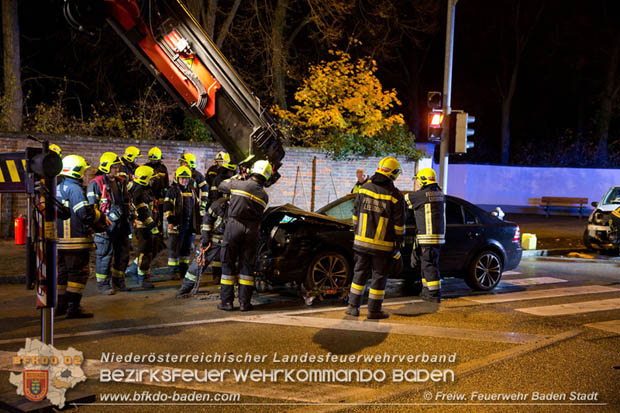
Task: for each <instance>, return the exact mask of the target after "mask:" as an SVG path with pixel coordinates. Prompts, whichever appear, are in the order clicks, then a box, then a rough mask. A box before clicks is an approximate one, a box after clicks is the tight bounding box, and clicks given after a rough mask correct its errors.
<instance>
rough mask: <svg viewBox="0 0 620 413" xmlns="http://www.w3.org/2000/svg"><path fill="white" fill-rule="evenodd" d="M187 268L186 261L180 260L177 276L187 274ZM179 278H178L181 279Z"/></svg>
mask: <svg viewBox="0 0 620 413" xmlns="http://www.w3.org/2000/svg"><path fill="white" fill-rule="evenodd" d="M188 268H189V264H188V263H186V262H181V263H179V276H180V277H181V278H183V277H185V274H187V269H188ZM181 278H179V279H181Z"/></svg>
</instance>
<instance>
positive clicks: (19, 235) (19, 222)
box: [15, 216, 27, 245]
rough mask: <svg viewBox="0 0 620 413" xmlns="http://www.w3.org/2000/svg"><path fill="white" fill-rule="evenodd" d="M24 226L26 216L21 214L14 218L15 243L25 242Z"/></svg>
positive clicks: (21, 243) (22, 243)
mask: <svg viewBox="0 0 620 413" xmlns="http://www.w3.org/2000/svg"><path fill="white" fill-rule="evenodd" d="M26 227H27V226H26V218H24V217H23V216H20V217H18V218H15V245H24V244H25V243H26V230H27V228H26Z"/></svg>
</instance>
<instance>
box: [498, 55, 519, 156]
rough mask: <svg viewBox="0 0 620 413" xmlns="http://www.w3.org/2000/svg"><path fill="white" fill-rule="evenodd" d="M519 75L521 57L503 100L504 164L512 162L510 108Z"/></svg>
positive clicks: (513, 70)
mask: <svg viewBox="0 0 620 413" xmlns="http://www.w3.org/2000/svg"><path fill="white" fill-rule="evenodd" d="M518 75H519V59H517V62H516V63H515V65H514V66H513V68H512V75H511V76H510V85H509V86H508V93H506V96H504V100H503V101H502V164H504V165H506V164H508V163H509V162H510V110H511V108H512V98H513V97H514V95H515V90H516V89H517V77H518Z"/></svg>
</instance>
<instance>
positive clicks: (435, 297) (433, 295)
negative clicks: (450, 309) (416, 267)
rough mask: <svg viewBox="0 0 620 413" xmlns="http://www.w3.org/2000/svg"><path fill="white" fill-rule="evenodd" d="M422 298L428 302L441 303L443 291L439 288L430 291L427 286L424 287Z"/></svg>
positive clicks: (421, 293)
mask: <svg viewBox="0 0 620 413" xmlns="http://www.w3.org/2000/svg"><path fill="white" fill-rule="evenodd" d="M420 298H421V299H422V300H424V301H426V302H428V303H440V302H441V292H440V291H439V290H435V291H430V290H429V289H428V288H427V287H422V291H421V292H420Z"/></svg>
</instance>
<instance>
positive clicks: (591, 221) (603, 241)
mask: <svg viewBox="0 0 620 413" xmlns="http://www.w3.org/2000/svg"><path fill="white" fill-rule="evenodd" d="M592 206H593V207H594V211H592V213H591V214H590V217H589V218H588V227H587V228H586V230H585V232H584V233H583V243H584V244H585V245H586V247H588V248H589V249H593V250H618V248H619V247H620V238H619V237H618V233H617V231H616V232H612V231H611V229H610V228H609V219H610V215H611V212H612V211H614V210H616V209H617V208H618V207H620V186H612V187H611V188H609V190H608V191H607V193H606V194H605V196H603V199H601V202H592Z"/></svg>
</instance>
